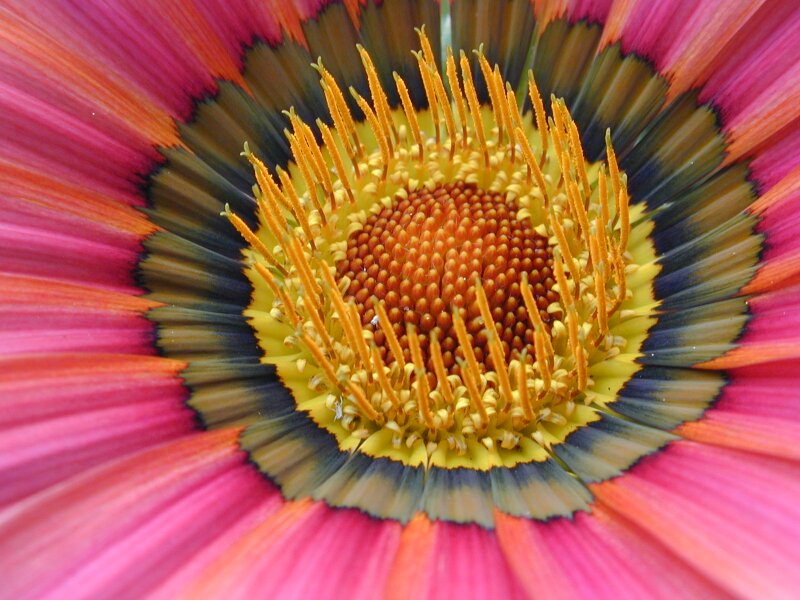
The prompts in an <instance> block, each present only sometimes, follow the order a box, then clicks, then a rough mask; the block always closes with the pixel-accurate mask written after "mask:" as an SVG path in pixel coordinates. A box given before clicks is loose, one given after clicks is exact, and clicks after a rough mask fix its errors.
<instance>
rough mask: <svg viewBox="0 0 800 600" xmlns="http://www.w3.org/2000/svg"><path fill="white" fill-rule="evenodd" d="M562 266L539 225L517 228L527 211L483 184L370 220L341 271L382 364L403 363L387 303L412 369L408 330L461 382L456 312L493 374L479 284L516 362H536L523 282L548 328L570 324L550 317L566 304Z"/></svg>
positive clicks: (525, 222)
mask: <svg viewBox="0 0 800 600" xmlns="http://www.w3.org/2000/svg"><path fill="white" fill-rule="evenodd" d="M552 268H553V256H552V252H551V249H550V248H549V246H548V244H547V239H546V238H545V237H544V236H542V235H539V234H538V233H537V232H535V231H534V230H533V228H532V226H531V223H530V219H518V218H517V206H516V203H515V202H513V201H509V200H507V199H506V195H505V194H503V193H490V192H486V191H484V190H482V189H480V188H478V187H477V186H476V185H474V184H467V183H464V182H451V183H447V184H444V185H441V186H438V187H436V188H435V189H433V190H432V191H431V190H427V189H424V188H423V189H419V190H416V191H411V192H408V193H407V197H405V198H401V197H398V198H397V199H396V200H395V202H394V203H393V205H392V206H390V207H387V208H384V209H383V210H382V211H381V212H379V213H377V214H373V215H370V217H369V218H368V219H367V221H366V223H365V224H364V226H363V228H362V229H360V230H359V231H355V232H354V233H352V234H351V235H350V237H349V239H348V242H347V252H346V258H345V259H344V260H341V261H339V263H338V264H337V275H338V278H339V280H340V281H341V280H342V279H343V278H347V280H348V281H349V285H348V286H347V287H346V289H345V297H346V299H348V300H350V299H352V300H353V301H354V302H355V304H356V306H357V307H358V312H359V314H360V315H361V320H362V325H363V327H364V328H365V329H367V330H369V331H371V332H372V333H373V334H374V340H375V343H376V344H377V345H378V348H379V351H380V354H381V358H383V359H384V361H385V362H386V363H387V364H388V363H391V362H392V361H393V358H392V354H391V350H390V348H389V346H388V343H387V340H386V336H385V334H384V332H383V331H382V330H381V328H380V327H379V326H378V319H377V318H376V312H375V308H374V302H375V300H377V301H380V302H383V303H384V306H385V309H386V313H387V315H388V317H389V320H390V322H391V325H392V328H393V329H394V332H395V335H396V336H397V338H398V340H399V342H400V346H401V347H402V350H403V354H404V358H405V360H406V361H407V362H410V361H411V350H410V347H409V342H408V336H407V330H408V327H409V326H414V327H416V328H417V330H418V331H419V332H420V333H423V334H429V335H423V336H421V337H420V344H421V350H422V352H423V355H424V357H425V361H426V363H428V367H429V370H430V371H433V365H432V362H431V358H430V356H429V353H428V346H429V336H430V337H435V338H437V339H438V340H439V342H440V344H441V348H442V358H443V361H444V366H445V368H446V369H447V370H448V371H449V372H450V373H451V374H456V375H457V374H459V372H460V368H459V365H458V361H457V359H463V358H464V356H463V352H462V350H461V348H460V347H459V344H458V338H457V335H456V331H455V327H454V324H453V319H452V311H453V310H454V309H458V310H459V312H460V314H461V316H462V318H463V319H464V321H465V323H466V327H467V331H468V333H469V338H470V340H471V342H472V345H473V348H474V352H475V357H476V358H477V360H478V362H479V363H482V366H483V367H484V369H485V370H491V369H492V368H493V365H492V360H491V357H490V352H489V349H488V347H487V344H488V339H487V336H486V332H485V326H484V324H483V320H482V318H481V315H480V309H479V307H478V303H477V300H476V288H475V285H474V282H475V280H476V277H478V278H479V279H480V281H481V282H482V285H483V288H484V291H485V292H486V296H487V299H488V301H489V306H490V308H491V312H492V317H493V320H494V323H495V327H496V329H497V332H498V336H499V338H500V340H501V342H502V346H503V351H504V353H505V359H506V361H509V360H511V359H512V358H517V357H518V356H519V355H520V353H521V352H522V351H523V350H527V353H528V355H530V356H533V355H534V354H535V351H534V332H533V329H532V328H531V327H530V321H529V319H528V316H527V311H526V309H525V305H524V301H523V298H522V292H521V290H520V283H521V280H522V277H523V273H526V274H527V279H528V282H529V284H530V286H531V290H532V292H533V294H534V298H535V299H536V304H537V305H538V306H539V308H540V315H541V317H542V321H543V322H545V323H549V322H550V321H551V319H554V318H556V319H557V318H560V316H561V315H560V314H557V315H552V314H550V313H548V312H547V307H548V306H549V305H551V304H553V303H554V302H557V301H558V298H559V296H558V293H557V292H556V291H555V290H554V289H553V286H554V285H555V283H556V281H555V277H554V274H553V272H552Z"/></svg>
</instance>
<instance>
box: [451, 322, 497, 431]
mask: <svg viewBox="0 0 800 600" xmlns="http://www.w3.org/2000/svg"><path fill="white" fill-rule="evenodd" d="M453 326H454V327H455V330H456V336H457V337H458V343H459V345H460V346H461V352H463V353H464V359H465V360H466V363H465V364H464V365H463V368H462V374H463V375H464V376H465V377H466V380H465V383H466V384H467V390H468V391H469V395H470V398H471V400H472V403H473V404H474V405H475V407H476V408H477V409H478V412H479V413H480V415H481V419H482V422H483V423H486V422H487V420H488V418H489V417H488V415H487V413H486V406H484V404H483V398H482V397H481V394H480V392H479V391H478V385H477V382H478V381H480V375H481V372H480V368H479V367H478V361H477V359H476V358H475V352H474V351H473V349H472V342H470V340H469V336H468V335H467V328H466V327H465V326H464V319H462V318H461V315H460V314H459V312H458V309H456V310H454V311H453ZM470 382H471V385H470Z"/></svg>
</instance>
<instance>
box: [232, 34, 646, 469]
mask: <svg viewBox="0 0 800 600" xmlns="http://www.w3.org/2000/svg"><path fill="white" fill-rule="evenodd" d="M420 40H421V51H419V52H418V53H416V54H415V56H416V59H417V62H418V66H419V72H420V76H421V82H422V85H423V87H424V92H425V95H426V97H427V101H428V108H427V109H425V110H418V109H416V108H415V107H414V105H413V104H412V102H411V99H410V95H409V92H408V88H407V85H406V83H405V82H404V80H403V79H402V78H401V77H400V76H398V75H397V74H394V84H395V86H396V89H397V92H398V96H399V98H400V100H401V105H400V107H399V108H397V109H392V108H391V106H390V104H389V102H388V100H387V95H386V92H385V91H384V88H383V86H382V84H381V82H380V79H379V76H378V73H377V71H376V69H375V68H374V66H373V63H372V60H371V58H370V56H369V54H368V53H367V52H366V50H364V49H363V48H359V51H360V53H361V58H362V61H363V64H364V68H365V71H366V75H367V82H368V84H369V90H370V96H371V99H370V100H367V99H365V98H363V97H362V96H361V95H359V94H358V93H357V92H356V91H355V90H353V89H350V90H349V92H350V94H351V95H352V97H353V100H354V103H355V105H356V106H358V108H359V110H360V111H361V113H363V115H364V120H363V122H360V121H358V120H357V119H356V118H355V116H354V113H353V112H352V111H351V109H350V105H349V104H348V102H347V101H346V100H345V93H344V91H343V90H342V89H341V87H340V86H339V84H338V83H337V81H336V80H335V79H334V77H333V76H332V75H331V74H330V72H328V71H327V70H326V69H325V67H324V66H323V65H322V63H321V62H320V63H318V64H316V65H315V68H316V69H317V71H318V72H319V74H320V79H321V86H322V90H323V92H324V96H325V99H326V101H327V105H328V110H329V113H330V124H327V123H325V122H323V121H321V120H318V121H317V122H316V123H315V125H316V127H315V128H312V127H311V126H310V125H309V124H307V123H304V122H303V121H302V120H301V119H300V118H299V117H298V116H297V115H296V114H295V113H294V111H288V112H287V117H288V120H289V124H290V127H291V129H290V130H288V131H287V132H286V134H287V138H288V140H289V145H290V148H291V151H292V156H293V161H294V164H293V165H292V166H291V167H290V168H289V169H288V170H284V169H281V168H278V169H276V170H275V171H274V172H273V171H271V170H270V169H268V168H267V167H266V166H265V165H264V164H263V163H262V162H261V161H260V160H259V159H258V158H257V157H256V156H255V155H253V154H252V153H250V152H249V150H248V149H247V148H245V155H246V156H247V158H248V159H249V161H250V162H251V163H252V165H253V167H254V170H255V175H256V179H257V182H258V185H257V186H256V187H255V188H254V192H255V196H256V199H257V202H258V206H259V217H260V219H261V222H262V227H261V229H260V230H259V231H258V232H254V231H252V230H251V229H250V228H249V227H248V226H247V225H246V224H245V223H244V221H242V220H241V219H240V218H239V217H238V216H236V215H235V214H232V213H230V212H229V211H226V213H225V214H226V216H227V217H228V218H229V220H230V221H231V222H232V224H233V225H234V226H235V227H236V228H237V229H238V230H239V232H240V233H241V234H242V235H243V237H244V238H245V239H246V240H247V241H248V243H249V245H250V250H251V251H250V260H251V261H252V272H253V273H254V276H255V277H257V278H258V279H259V280H260V281H261V282H263V284H264V285H265V286H266V290H267V293H266V296H267V297H269V298H270V299H271V306H269V307H267V310H269V311H270V315H271V318H272V319H273V320H274V321H275V322H276V323H278V324H280V325H281V326H282V328H279V327H275V328H274V331H283V332H286V335H283V334H281V335H282V336H283V342H284V346H285V347H286V348H287V350H286V351H287V353H288V354H287V355H285V356H290V357H291V360H292V361H293V363H294V366H295V368H296V369H298V370H300V371H302V372H305V373H308V377H307V381H308V386H309V388H310V389H309V391H308V393H309V394H310V395H311V396H313V397H321V398H324V406H325V411H326V412H320V411H316V412H314V414H313V416H314V418H315V419H316V420H317V421H318V422H319V424H320V425H322V426H324V427H327V428H328V429H329V430H331V431H332V432H333V433H334V434H335V435H336V436H337V438H338V439H339V441H340V445H341V446H342V447H349V448H351V449H353V448H360V449H362V450H364V451H367V452H368V453H370V454H372V455H387V456H394V457H398V456H399V457H404V458H403V459H404V460H409V461H412V462H420V463H425V464H428V463H430V461H431V459H432V458H433V460H434V462H436V461H438V462H441V463H443V464H444V463H447V462H448V461H449V460H451V459H452V458H453V457H459V456H461V457H463V456H469V455H471V454H474V450H475V448H476V447H477V446H478V445H479V446H482V447H483V448H485V449H486V450H488V451H489V452H502V451H503V450H506V451H515V450H517V451H524V450H525V448H528V447H529V446H530V445H531V444H533V445H535V446H544V447H546V446H548V445H549V444H552V443H557V442H558V441H560V439H563V437H564V435H566V433H568V432H569V431H571V430H572V429H574V428H575V426H576V424H579V423H581V422H582V421H585V418H584V417H585V415H582V414H581V411H582V410H583V409H584V407H586V406H587V405H589V404H591V403H592V402H593V400H594V398H595V394H594V393H593V383H594V382H593V381H592V377H591V374H590V371H591V367H592V365H595V364H597V363H598V362H602V361H605V360H608V359H611V358H613V357H614V356H616V355H618V354H620V353H624V352H626V346H627V344H628V341H627V339H626V337H625V336H624V335H618V334H616V333H615V327H616V326H617V325H618V324H619V323H621V322H622V321H623V320H625V319H626V318H627V317H629V316H631V314H632V313H633V312H634V311H631V310H626V301H627V300H628V299H629V298H630V297H631V290H629V289H628V284H627V277H628V275H629V274H630V273H632V272H634V271H635V270H636V268H637V265H636V264H635V263H634V262H633V260H632V256H631V254H630V252H629V251H628V244H629V238H630V232H631V225H630V215H629V207H628V195H627V191H626V185H625V177H624V175H623V174H621V173H620V171H619V169H618V166H617V162H616V158H615V154H614V150H613V148H612V146H611V143H610V136H609V135H608V134H607V136H606V145H607V164H593V165H589V164H587V162H586V160H585V159H584V154H583V149H582V146H581V141H580V135H579V132H578V128H577V126H576V124H575V122H574V120H573V119H572V118H571V116H570V114H569V111H568V110H567V108H566V106H565V104H564V102H563V101H561V100H557V99H555V98H553V99H552V101H551V114H552V116H550V117H549V118H548V117H547V115H546V112H545V107H544V103H543V101H542V99H541V97H540V95H539V92H538V89H537V87H536V83H535V81H534V79H533V77H532V74H530V73H529V77H528V86H527V90H526V91H527V95H528V98H529V99H530V102H531V105H532V107H533V109H532V111H530V114H526V115H525V116H524V117H523V115H522V114H521V112H520V108H519V107H520V102H521V101H522V100H524V98H521V97H520V98H518V96H517V94H516V93H515V91H514V90H512V89H511V87H510V86H509V85H508V84H507V83H506V82H504V81H503V78H502V76H501V75H500V72H499V69H498V67H497V66H495V67H494V68H492V67H491V65H490V64H489V63H488V61H487V60H486V58H485V57H484V56H483V54H482V53H481V52H477V53H476V56H477V64H478V66H479V68H480V72H481V76H482V78H483V81H484V82H485V84H486V89H487V91H488V99H489V102H488V104H487V105H485V106H482V105H481V104H480V103H479V101H478V93H477V91H476V87H475V84H474V78H473V73H472V69H471V66H470V61H469V59H468V57H467V55H466V54H464V53H463V52H462V53H461V55H460V57H459V59H458V60H457V59H456V58H455V56H454V55H453V53H452V52H451V51H448V52H447V56H446V60H445V61H444V68H443V69H440V68H439V66H438V65H437V64H436V57H435V55H434V53H433V50H432V48H431V45H430V43H429V41H428V39H427V37H426V36H425V34H424V32H420ZM274 331H273V332H270V333H267V334H266V335H275V333H274ZM261 335H265V333H264V331H262V332H261ZM285 356H282V357H281V358H280V361H283V362H285V359H286V358H285ZM265 360H266V361H268V362H269V361H270V360H275V361H276V362H279V361H278V359H277V358H273V357H271V356H270V353H269V352H267V355H266V357H265ZM412 457H415V458H412Z"/></svg>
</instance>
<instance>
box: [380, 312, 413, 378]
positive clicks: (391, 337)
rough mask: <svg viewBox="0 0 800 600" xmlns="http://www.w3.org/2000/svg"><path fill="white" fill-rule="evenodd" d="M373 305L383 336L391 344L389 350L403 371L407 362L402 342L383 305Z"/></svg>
mask: <svg viewBox="0 0 800 600" xmlns="http://www.w3.org/2000/svg"><path fill="white" fill-rule="evenodd" d="M373 305H374V306H375V313H376V314H377V315H378V323H379V324H380V326H381V330H382V331H383V334H384V335H385V336H386V342H387V343H388V344H389V350H390V351H391V353H392V356H393V357H394V361H395V362H396V363H397V366H398V367H399V368H400V371H402V370H403V369H405V366H406V361H405V358H404V357H403V350H402V348H401V347H400V341H399V340H398V339H397V335H395V332H394V329H393V328H392V322H391V321H390V320H389V316H388V315H387V314H386V309H385V308H384V307H383V304H381V303H380V302H377V300H376V301H373Z"/></svg>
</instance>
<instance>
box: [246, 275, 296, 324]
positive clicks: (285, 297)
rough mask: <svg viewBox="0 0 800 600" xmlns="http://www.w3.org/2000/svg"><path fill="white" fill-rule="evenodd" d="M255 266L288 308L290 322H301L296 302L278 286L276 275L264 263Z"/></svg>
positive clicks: (287, 314)
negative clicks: (295, 305)
mask: <svg viewBox="0 0 800 600" xmlns="http://www.w3.org/2000/svg"><path fill="white" fill-rule="evenodd" d="M253 267H254V268H255V270H256V271H257V272H258V274H259V275H261V277H262V279H263V280H264V281H265V282H266V283H267V285H268V286H269V288H270V289H271V290H272V293H273V295H274V296H275V297H276V298H278V299H279V300H280V302H281V304H282V305H283V307H284V309H285V310H286V316H287V317H289V322H290V323H291V324H292V325H293V326H294V327H296V326H297V325H298V323H300V317H299V316H298V315H297V311H296V310H295V307H294V303H293V302H292V300H291V298H289V296H288V295H287V294H286V292H285V291H284V290H283V289H281V288H280V286H278V283H277V282H276V281H275V277H274V276H273V275H272V273H270V272H269V271H268V270H267V268H266V267H265V266H264V265H262V264H260V263H253Z"/></svg>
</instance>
